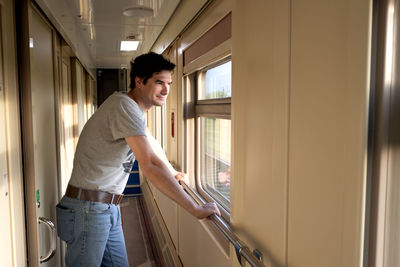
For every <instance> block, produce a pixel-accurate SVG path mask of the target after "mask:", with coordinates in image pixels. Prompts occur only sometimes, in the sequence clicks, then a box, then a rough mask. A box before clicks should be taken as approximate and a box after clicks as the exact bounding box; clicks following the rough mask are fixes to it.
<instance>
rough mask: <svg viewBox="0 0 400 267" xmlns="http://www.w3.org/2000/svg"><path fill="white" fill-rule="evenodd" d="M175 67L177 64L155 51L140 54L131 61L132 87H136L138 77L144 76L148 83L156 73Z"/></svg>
mask: <svg viewBox="0 0 400 267" xmlns="http://www.w3.org/2000/svg"><path fill="white" fill-rule="evenodd" d="M174 68H175V64H174V63H172V62H170V61H169V60H167V59H165V58H164V57H163V56H162V55H159V54H156V53H154V52H150V53H147V54H143V55H140V56H138V57H137V58H135V60H134V61H133V62H132V61H131V75H130V78H131V84H130V88H131V89H133V88H135V78H136V77H139V78H143V83H144V84H146V82H147V80H148V79H150V78H151V77H152V76H153V74H154V73H158V72H161V71H163V70H168V71H172V70H173V69H174Z"/></svg>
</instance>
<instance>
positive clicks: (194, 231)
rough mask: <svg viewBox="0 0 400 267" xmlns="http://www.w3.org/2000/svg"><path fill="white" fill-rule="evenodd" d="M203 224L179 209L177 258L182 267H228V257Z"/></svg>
mask: <svg viewBox="0 0 400 267" xmlns="http://www.w3.org/2000/svg"><path fill="white" fill-rule="evenodd" d="M205 224H206V223H205V222H204V221H203V222H200V221H199V220H197V219H196V218H195V217H193V216H192V215H190V214H189V213H187V212H186V211H185V210H184V209H182V208H179V230H180V231H179V257H180V258H181V261H182V263H183V265H184V266H190V267H203V266H213V267H214V266H215V267H217V266H230V263H229V256H228V255H226V253H225V252H224V250H223V248H222V247H221V246H219V245H218V243H217V242H216V241H215V239H214V237H213V234H212V233H210V232H209V230H208V226H205ZM234 257H236V256H234Z"/></svg>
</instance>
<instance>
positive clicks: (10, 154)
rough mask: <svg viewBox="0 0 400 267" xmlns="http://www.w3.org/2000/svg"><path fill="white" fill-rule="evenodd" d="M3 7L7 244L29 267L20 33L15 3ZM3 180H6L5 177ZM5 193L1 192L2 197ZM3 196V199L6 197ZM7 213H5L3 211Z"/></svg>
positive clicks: (17, 260)
mask: <svg viewBox="0 0 400 267" xmlns="http://www.w3.org/2000/svg"><path fill="white" fill-rule="evenodd" d="M0 5H1V13H2V14H1V26H2V27H1V33H2V38H1V39H2V50H3V51H2V52H3V53H2V54H3V55H2V61H3V67H4V68H3V75H4V76H3V88H2V92H1V94H3V93H4V100H5V101H4V104H5V106H4V108H5V109H4V111H5V114H4V115H5V127H4V128H3V127H0V128H1V129H5V134H6V141H7V144H6V147H3V146H2V148H4V149H6V150H7V162H8V166H7V176H8V190H9V191H8V193H9V195H8V197H9V205H10V206H9V209H10V212H11V229H10V234H11V238H12V242H11V243H9V244H7V247H9V248H10V249H11V250H12V252H13V255H12V260H13V264H14V266H25V264H26V244H25V224H24V222H25V218H24V206H23V205H24V196H23V181H22V162H21V141H20V140H21V135H20V113H19V100H18V98H19V94H18V82H17V68H16V43H15V42H16V40H15V37H16V32H15V24H14V23H15V22H14V5H13V1H4V0H1V1H0ZM1 178H3V177H2V176H1ZM2 193H3V192H1V194H2ZM2 196H3V195H2ZM2 210H3V209H2ZM1 258H2V261H3V260H4V262H2V264H3V265H4V266H6V265H7V264H6V262H5V261H6V259H5V258H3V257H1Z"/></svg>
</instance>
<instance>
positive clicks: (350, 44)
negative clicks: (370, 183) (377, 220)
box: [288, 0, 372, 267]
mask: <svg viewBox="0 0 400 267" xmlns="http://www.w3.org/2000/svg"><path fill="white" fill-rule="evenodd" d="M371 2H372V1H362V0H338V1H328V0H326V1H325V0H324V1H320V0H318V1H317V0H315V1H292V24H291V25H292V35H291V82H290V85H291V89H290V92H291V96H290V127H289V129H290V133H289V135H290V138H289V144H290V147H289V224H288V265H289V266H307V267H310V266H325V267H329V266H343V267H345V266H349V267H354V266H361V260H362V258H361V249H362V232H363V215H364V214H363V210H364V186H365V179H366V178H365V157H366V154H365V153H366V141H367V139H366V138H367V114H366V111H367V102H368V99H367V98H368V86H369V84H368V81H369V76H368V72H369V52H370V50H369V49H370V47H369V43H370V24H371V16H370V15H371Z"/></svg>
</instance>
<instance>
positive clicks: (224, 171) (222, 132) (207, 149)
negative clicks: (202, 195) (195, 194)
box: [200, 117, 231, 210]
mask: <svg viewBox="0 0 400 267" xmlns="http://www.w3.org/2000/svg"><path fill="white" fill-rule="evenodd" d="M200 136H201V139H200V140H201V141H200V147H201V149H200V166H201V167H200V177H201V181H202V187H203V188H204V189H205V190H206V191H208V192H209V193H210V194H211V195H212V196H213V197H214V198H216V199H217V200H219V202H220V203H221V204H222V205H223V206H224V207H225V208H226V209H227V210H229V200H230V181H231V175H230V173H231V172H230V166H231V121H230V120H226V119H218V118H206V117H201V118H200Z"/></svg>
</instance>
